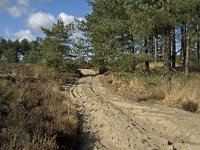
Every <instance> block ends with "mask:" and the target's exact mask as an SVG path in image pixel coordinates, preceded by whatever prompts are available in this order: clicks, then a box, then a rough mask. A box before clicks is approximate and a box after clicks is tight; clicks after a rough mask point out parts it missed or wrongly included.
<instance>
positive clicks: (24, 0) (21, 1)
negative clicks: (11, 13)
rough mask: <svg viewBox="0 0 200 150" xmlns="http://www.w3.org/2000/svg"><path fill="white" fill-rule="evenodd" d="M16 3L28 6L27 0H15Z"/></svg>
mask: <svg viewBox="0 0 200 150" xmlns="http://www.w3.org/2000/svg"><path fill="white" fill-rule="evenodd" d="M17 3H18V4H19V5H24V6H28V5H29V0H17Z"/></svg>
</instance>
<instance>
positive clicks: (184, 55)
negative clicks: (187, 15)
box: [181, 23, 187, 68]
mask: <svg viewBox="0 0 200 150" xmlns="http://www.w3.org/2000/svg"><path fill="white" fill-rule="evenodd" d="M186 29H187V27H186V24H185V23H184V27H183V32H182V41H181V44H182V57H183V58H182V67H183V68H185V61H186V46H187V44H186Z"/></svg>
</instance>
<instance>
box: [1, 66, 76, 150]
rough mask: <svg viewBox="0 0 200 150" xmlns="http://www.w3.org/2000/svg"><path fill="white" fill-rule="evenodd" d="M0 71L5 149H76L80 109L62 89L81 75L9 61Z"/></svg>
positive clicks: (2, 130)
mask: <svg viewBox="0 0 200 150" xmlns="http://www.w3.org/2000/svg"><path fill="white" fill-rule="evenodd" d="M0 74H1V78H0V147H1V149H26V150H29V149H30V150H31V149H37V150H54V149H61V148H62V149H63V148H64V149H72V147H73V145H74V143H75V140H76V128H77V118H76V112H75V109H74V107H73V106H72V104H71V103H70V101H68V100H67V98H66V97H65V96H63V95H62V94H61V93H60V91H59V89H60V85H62V84H63V83H69V82H74V80H75V79H76V78H77V75H76V74H72V73H64V72H63V73H59V72H55V71H54V70H51V69H44V68H41V67H38V66H31V65H23V64H9V63H1V64H0ZM3 75H4V76H3ZM8 77H13V78H14V79H15V80H10V78H8ZM63 141H64V142H63Z"/></svg>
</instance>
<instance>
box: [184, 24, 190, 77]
mask: <svg viewBox="0 0 200 150" xmlns="http://www.w3.org/2000/svg"><path fill="white" fill-rule="evenodd" d="M189 27H190V23H188V25H187V26H186V30H185V31H186V34H185V35H186V52H185V74H186V75H188V74H189V58H190V33H189Z"/></svg>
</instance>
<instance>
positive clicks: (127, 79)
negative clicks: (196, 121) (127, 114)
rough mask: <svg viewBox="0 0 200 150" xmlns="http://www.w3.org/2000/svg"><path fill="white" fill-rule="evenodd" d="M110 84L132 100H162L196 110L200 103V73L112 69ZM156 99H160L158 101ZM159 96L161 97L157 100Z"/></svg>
mask: <svg viewBox="0 0 200 150" xmlns="http://www.w3.org/2000/svg"><path fill="white" fill-rule="evenodd" d="M105 78H106V80H107V83H108V85H109V84H110V85H112V86H111V88H113V87H114V90H115V91H116V92H117V93H118V94H120V95H123V96H124V95H125V96H127V97H129V98H131V99H132V100H136V101H138V102H140V101H148V102H156V103H157V102H159V103H160V102H161V103H164V104H167V105H169V106H175V107H178V108H183V109H184V110H187V111H192V112H194V111H197V110H198V107H199V105H198V104H199V103H200V93H199V89H200V76H199V74H197V73H195V74H191V75H190V76H185V75H183V74H181V73H177V74H172V75H171V76H170V78H169V77H167V76H166V75H165V76H164V75H159V74H154V73H152V72H151V73H150V74H142V73H138V74H136V73H135V74H130V73H113V74H110V75H109V76H106V77H105ZM155 100H157V101H155ZM158 100H159V101H158Z"/></svg>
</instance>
